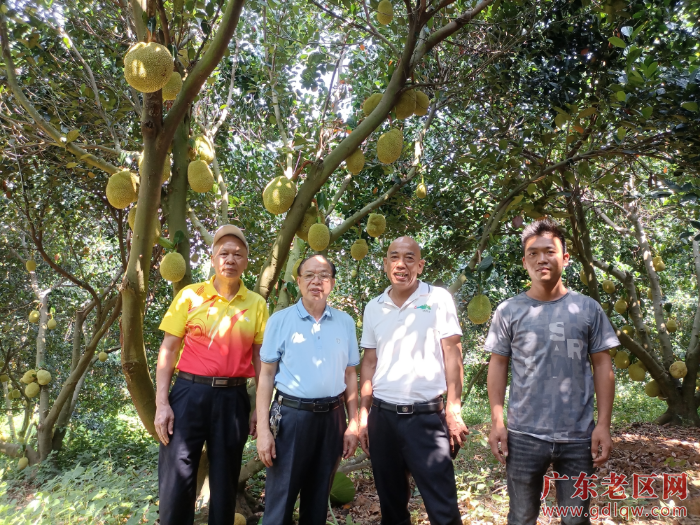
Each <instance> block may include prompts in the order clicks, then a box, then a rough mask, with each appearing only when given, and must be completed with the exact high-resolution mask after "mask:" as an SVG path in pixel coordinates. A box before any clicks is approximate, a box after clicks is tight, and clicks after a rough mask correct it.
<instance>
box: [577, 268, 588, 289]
mask: <svg viewBox="0 0 700 525" xmlns="http://www.w3.org/2000/svg"><path fill="white" fill-rule="evenodd" d="M578 276H579V278H580V279H581V282H582V283H583V284H585V285H586V286H588V277H587V276H586V270H584V269H583V268H581V272H580V273H579V274H578Z"/></svg>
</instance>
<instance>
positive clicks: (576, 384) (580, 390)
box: [485, 291, 620, 443]
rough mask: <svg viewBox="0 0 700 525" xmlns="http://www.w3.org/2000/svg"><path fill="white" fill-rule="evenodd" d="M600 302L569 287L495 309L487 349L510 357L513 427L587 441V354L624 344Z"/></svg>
mask: <svg viewBox="0 0 700 525" xmlns="http://www.w3.org/2000/svg"><path fill="white" fill-rule="evenodd" d="M619 345H620V342H619V341H618V339H617V337H616V336H615V331H614V330H613V327H612V325H611V324H610V321H609V320H608V318H607V317H606V315H605V312H604V311H603V309H602V308H601V307H600V305H599V304H598V302H597V301H595V300H594V299H591V298H590V297H587V296H585V295H581V294H578V293H576V292H572V291H569V292H567V294H566V295H565V296H564V297H561V298H560V299H557V300H556V301H549V302H542V301H537V300H535V299H531V298H530V297H528V296H527V295H526V294H525V293H521V294H519V295H516V296H515V297H512V298H511V299H508V300H507V301H504V302H502V303H501V304H500V305H498V308H496V313H495V314H494V316H493V321H492V322H491V328H490V330H489V335H488V337H487V338H486V345H485V350H486V351H487V352H491V353H494V354H499V355H503V356H506V357H510V358H511V360H510V361H511V370H512V381H511V384H510V397H509V404H508V429H509V430H512V431H515V432H520V433H523V434H528V435H530V436H534V437H536V438H539V439H543V440H546V441H553V442H563V443H566V442H571V441H588V440H590V438H591V433H592V432H593V428H594V427H595V424H594V422H593V394H594V388H593V375H592V374H591V366H590V362H589V359H588V354H595V353H596V352H602V351H604V350H608V349H609V348H613V347H616V346H619Z"/></svg>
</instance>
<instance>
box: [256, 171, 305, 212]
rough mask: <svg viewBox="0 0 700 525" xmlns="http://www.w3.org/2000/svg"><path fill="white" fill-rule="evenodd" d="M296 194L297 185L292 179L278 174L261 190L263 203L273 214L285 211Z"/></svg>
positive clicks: (290, 205)
mask: <svg viewBox="0 0 700 525" xmlns="http://www.w3.org/2000/svg"><path fill="white" fill-rule="evenodd" d="M296 195H297V185H296V184H294V181H293V180H291V179H289V178H288V177H285V176H284V175H280V176H279V177H275V178H274V179H272V180H271V181H270V182H268V183H267V186H265V189H264V190H263V205H264V206H265V209H266V210H267V211H269V212H270V213H271V214H273V215H280V214H282V213H285V212H286V211H287V210H289V208H291V207H292V203H293V202H294V197H296Z"/></svg>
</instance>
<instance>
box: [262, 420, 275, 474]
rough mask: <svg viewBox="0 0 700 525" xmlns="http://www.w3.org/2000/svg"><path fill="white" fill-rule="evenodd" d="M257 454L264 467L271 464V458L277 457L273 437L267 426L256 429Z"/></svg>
mask: <svg viewBox="0 0 700 525" xmlns="http://www.w3.org/2000/svg"><path fill="white" fill-rule="evenodd" d="M257 434H258V442H257V447H258V456H260V461H262V462H263V464H264V465H265V466H266V467H271V466H272V460H273V459H276V458H277V452H276V450H275V438H274V437H272V432H270V429H269V428H265V429H258V432H257Z"/></svg>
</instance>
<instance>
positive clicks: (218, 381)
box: [211, 377, 228, 387]
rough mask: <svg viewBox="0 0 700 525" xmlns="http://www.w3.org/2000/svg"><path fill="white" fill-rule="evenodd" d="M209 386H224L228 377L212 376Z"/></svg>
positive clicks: (226, 384)
mask: <svg viewBox="0 0 700 525" xmlns="http://www.w3.org/2000/svg"><path fill="white" fill-rule="evenodd" d="M211 386H213V387H226V386H228V377H212V378H211Z"/></svg>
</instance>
